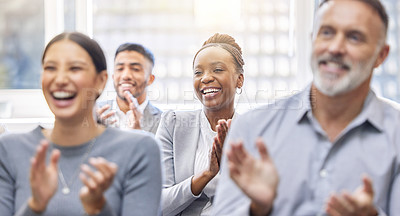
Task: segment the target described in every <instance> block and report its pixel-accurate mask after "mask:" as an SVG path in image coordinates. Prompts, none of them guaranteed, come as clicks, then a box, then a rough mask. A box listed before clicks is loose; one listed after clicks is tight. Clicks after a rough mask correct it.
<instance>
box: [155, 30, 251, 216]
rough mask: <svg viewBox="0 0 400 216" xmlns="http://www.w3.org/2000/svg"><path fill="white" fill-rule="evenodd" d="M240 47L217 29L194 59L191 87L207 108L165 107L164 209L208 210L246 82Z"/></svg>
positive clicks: (167, 211) (171, 212) (195, 212)
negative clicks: (237, 97) (237, 95)
mask: <svg viewBox="0 0 400 216" xmlns="http://www.w3.org/2000/svg"><path fill="white" fill-rule="evenodd" d="M243 65H244V62H243V59H242V52H241V49H240V47H239V46H238V45H237V44H236V42H235V40H234V39H233V38H232V37H231V36H229V35H226V34H215V35H213V36H212V37H211V38H210V39H208V40H207V41H206V42H205V43H204V44H203V47H202V48H201V49H200V50H199V51H198V52H197V53H196V55H195V57H194V60H193V87H194V90H195V92H196V95H197V98H198V99H199V100H200V102H201V103H202V104H203V109H201V110H196V111H186V112H174V111H170V112H166V113H165V114H164V115H163V117H162V119H161V123H160V126H159V128H158V131H157V135H156V137H157V138H159V139H160V140H161V143H162V147H163V156H162V157H163V159H162V160H163V164H164V166H165V173H166V179H165V180H166V181H165V184H164V186H163V188H164V189H163V194H162V197H163V204H162V206H163V215H177V214H180V215H209V214H210V213H211V205H212V201H213V199H214V191H215V187H216V184H217V180H218V176H219V175H218V172H219V166H220V160H221V156H222V147H223V143H224V140H225V136H226V134H227V132H228V128H229V125H230V122H231V119H232V118H234V116H235V115H236V114H235V108H234V100H235V93H236V90H240V91H241V87H242V86H243V80H244V78H243Z"/></svg>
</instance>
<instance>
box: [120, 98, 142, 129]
mask: <svg viewBox="0 0 400 216" xmlns="http://www.w3.org/2000/svg"><path fill="white" fill-rule="evenodd" d="M124 96H125V99H126V100H127V101H128V102H129V108H130V109H131V111H132V113H131V114H130V115H129V122H128V124H129V125H128V127H129V128H131V129H139V130H140V129H142V127H141V125H140V119H142V117H143V115H142V113H140V112H139V110H138V109H137V107H136V106H135V104H134V103H133V101H132V99H131V94H130V93H129V92H127V91H125V92H124Z"/></svg>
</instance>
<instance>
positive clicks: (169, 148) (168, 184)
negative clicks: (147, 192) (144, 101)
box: [156, 111, 201, 216]
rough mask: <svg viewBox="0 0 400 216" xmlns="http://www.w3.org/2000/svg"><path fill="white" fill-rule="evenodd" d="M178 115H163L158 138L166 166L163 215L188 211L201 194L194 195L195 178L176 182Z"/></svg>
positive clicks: (173, 113)
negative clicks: (176, 129) (175, 162)
mask: <svg viewBox="0 0 400 216" xmlns="http://www.w3.org/2000/svg"><path fill="white" fill-rule="evenodd" d="M176 118H177V117H176V113H175V112H173V111H168V112H166V113H164V114H163V116H162V118H161V122H160V125H159V128H158V130H157V135H156V138H158V139H159V140H160V141H161V146H162V163H163V165H164V172H165V181H164V184H163V190H162V211H163V215H164V216H167V215H176V214H179V213H180V212H181V211H183V210H184V209H186V208H187V207H188V206H189V205H190V204H191V203H192V202H193V201H194V200H196V199H197V198H199V197H200V196H201V194H199V195H198V196H195V195H193V194H192V190H191V184H192V178H193V176H190V177H189V178H187V179H185V180H184V181H182V182H179V183H178V184H177V183H176V181H175V169H174V138H173V137H174V135H173V134H174V130H175V124H176V121H177V120H176Z"/></svg>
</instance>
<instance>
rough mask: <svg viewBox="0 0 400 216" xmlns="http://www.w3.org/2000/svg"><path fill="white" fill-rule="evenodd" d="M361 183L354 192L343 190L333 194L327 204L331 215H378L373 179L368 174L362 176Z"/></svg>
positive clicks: (327, 210) (327, 209)
mask: <svg viewBox="0 0 400 216" xmlns="http://www.w3.org/2000/svg"><path fill="white" fill-rule="evenodd" d="M362 181H363V185H360V186H359V187H358V188H357V189H356V190H355V191H354V193H353V194H349V193H348V192H342V193H340V194H333V195H331V197H330V198H329V200H328V202H327V205H326V212H327V213H328V214H329V215H331V216H339V215H340V216H376V215H378V213H377V211H376V209H375V207H374V203H373V200H374V190H373V188H372V181H371V179H370V178H368V177H367V176H363V178H362Z"/></svg>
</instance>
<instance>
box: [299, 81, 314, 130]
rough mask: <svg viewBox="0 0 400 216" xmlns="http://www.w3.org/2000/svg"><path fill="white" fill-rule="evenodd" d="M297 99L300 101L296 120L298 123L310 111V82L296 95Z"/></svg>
mask: <svg viewBox="0 0 400 216" xmlns="http://www.w3.org/2000/svg"><path fill="white" fill-rule="evenodd" d="M297 97H298V100H300V102H301V106H300V108H299V109H298V112H297V117H296V121H297V122H298V123H300V121H301V120H302V119H303V118H304V117H305V116H306V115H307V113H309V112H310V113H311V111H312V110H311V100H310V99H311V84H309V85H308V86H307V87H306V88H305V89H304V90H303V91H301V92H300V94H299V95H298V96H297Z"/></svg>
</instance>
